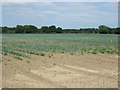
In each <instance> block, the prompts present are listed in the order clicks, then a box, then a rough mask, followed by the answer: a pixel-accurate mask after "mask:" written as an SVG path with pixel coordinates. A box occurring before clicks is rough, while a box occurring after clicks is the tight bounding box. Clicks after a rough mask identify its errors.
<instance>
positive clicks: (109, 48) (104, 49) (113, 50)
mask: <svg viewBox="0 0 120 90" xmlns="http://www.w3.org/2000/svg"><path fill="white" fill-rule="evenodd" d="M118 36H119V35H110V34H105V35H103V34H83V35H82V34H28V35H26V34H19V35H18V34H13V35H10V34H3V43H2V45H3V50H2V51H3V52H6V53H7V54H13V55H16V56H19V57H27V58H28V56H27V54H24V53H28V54H33V55H40V56H45V52H50V53H63V54H64V53H69V54H71V55H75V54H76V53H78V54H85V53H91V54H99V53H102V54H118ZM3 54H4V53H3ZM49 57H50V58H51V56H49Z"/></svg>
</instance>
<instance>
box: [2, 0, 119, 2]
mask: <svg viewBox="0 0 120 90" xmlns="http://www.w3.org/2000/svg"><path fill="white" fill-rule="evenodd" d="M2 2H119V0H2Z"/></svg>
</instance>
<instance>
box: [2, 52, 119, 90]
mask: <svg viewBox="0 0 120 90" xmlns="http://www.w3.org/2000/svg"><path fill="white" fill-rule="evenodd" d="M30 57H31V58H32V59H30V60H29V61H30V63H27V62H26V61H25V60H24V61H20V60H17V59H15V58H12V57H10V56H7V55H6V56H4V55H3V58H4V59H5V60H4V61H3V87H4V88H118V55H115V54H114V55H113V54H111V55H107V54H98V55H92V54H85V55H81V56H77V55H67V54H58V53H56V54H54V55H53V56H52V57H48V56H47V55H46V56H38V55H30Z"/></svg>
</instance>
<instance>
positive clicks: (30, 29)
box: [0, 25, 120, 34]
mask: <svg viewBox="0 0 120 90" xmlns="http://www.w3.org/2000/svg"><path fill="white" fill-rule="evenodd" d="M0 29H1V33H76V34H77V33H80V34H92V33H93V34H120V27H117V28H110V27H108V26H105V25H100V26H99V27H98V28H80V29H62V28H61V27H56V26H54V25H52V26H42V27H41V28H37V27H36V26H34V25H24V26H22V25H17V26H16V27H7V26H4V27H0Z"/></svg>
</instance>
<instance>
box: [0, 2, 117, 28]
mask: <svg viewBox="0 0 120 90" xmlns="http://www.w3.org/2000/svg"><path fill="white" fill-rule="evenodd" d="M18 24H19V25H26V24H28V25H29V24H32V25H35V26H37V27H41V26H45V25H47V26H50V25H56V26H57V27H58V26H60V27H62V28H83V27H98V26H99V25H103V24H104V25H107V26H110V27H117V26H118V3H117V2H89V3H88V2H84V3H83V2H26V3H25V2H21V3H20V2H19V3H18V2H5V3H2V26H10V27H13V26H16V25H18Z"/></svg>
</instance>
